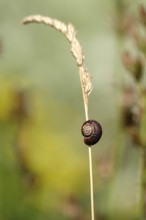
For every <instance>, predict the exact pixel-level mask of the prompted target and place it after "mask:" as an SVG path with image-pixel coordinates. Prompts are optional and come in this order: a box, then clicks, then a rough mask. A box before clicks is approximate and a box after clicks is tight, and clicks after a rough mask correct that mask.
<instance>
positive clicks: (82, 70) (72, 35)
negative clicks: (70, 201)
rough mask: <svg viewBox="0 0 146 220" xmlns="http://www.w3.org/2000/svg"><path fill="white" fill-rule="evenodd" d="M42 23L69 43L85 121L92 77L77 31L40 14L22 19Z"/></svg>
mask: <svg viewBox="0 0 146 220" xmlns="http://www.w3.org/2000/svg"><path fill="white" fill-rule="evenodd" d="M33 22H34V23H42V24H45V25H48V26H51V27H53V28H55V29H56V30H58V31H60V32H62V33H63V34H64V35H65V37H66V38H67V40H68V41H69V42H70V44H71V53H72V55H73V56H74V58H75V60H76V63H77V66H78V68H79V76H80V82H81V88H82V94H83V102H84V110H85V118H86V121H87V120H89V116H88V96H89V95H90V93H91V91H92V88H93V87H92V78H91V75H90V73H89V71H88V70H87V68H86V67H85V65H84V54H83V52H82V47H81V45H80V43H79V41H78V39H77V38H76V35H77V32H76V30H75V28H74V26H73V25H72V24H65V23H63V22H61V21H59V20H57V19H53V18H50V17H45V16H41V15H31V16H28V17H26V18H24V19H23V20H22V23H23V24H29V23H33ZM88 149H89V173H90V197H91V220H94V190H93V170H92V152H91V147H88Z"/></svg>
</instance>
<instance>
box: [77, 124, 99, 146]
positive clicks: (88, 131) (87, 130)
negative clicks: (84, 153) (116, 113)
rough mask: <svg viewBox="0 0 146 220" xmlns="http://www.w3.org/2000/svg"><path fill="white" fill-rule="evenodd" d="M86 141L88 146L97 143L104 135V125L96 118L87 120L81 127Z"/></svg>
mask: <svg viewBox="0 0 146 220" xmlns="http://www.w3.org/2000/svg"><path fill="white" fill-rule="evenodd" d="M81 132H82V135H83V136H84V143H85V144H86V145H88V146H91V145H94V144H96V143H97V142H98V141H99V140H100V138H101V136H102V127H101V125H100V124H99V122H97V121H95V120H88V121H85V122H84V123H83V125H82V127H81Z"/></svg>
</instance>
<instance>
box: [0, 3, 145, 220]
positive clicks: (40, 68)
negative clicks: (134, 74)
mask: <svg viewBox="0 0 146 220" xmlns="http://www.w3.org/2000/svg"><path fill="white" fill-rule="evenodd" d="M141 2H144V1H138V0H125V1H124V0H107V1H103V0H98V1H96V0H86V1H84V0H80V1H71V0H62V1H57V0H53V1H51V0H44V1H38V0H35V1H34V0H19V1H18V0H13V1H8V0H1V1H0V220H13V219H14V220H20V219H21V220H23V219H25V220H26V219H28V220H29V219H31V220H40V219H44V220H47V219H54V220H57V219H59V220H65V219H76V220H77V219H84V220H85V219H90V189H89V168H88V149H87V147H86V146H85V145H84V143H83V137H82V136H81V132H80V128H81V125H82V123H83V122H84V120H85V116H84V108H83V100H82V93H81V87H80V81H79V74H78V68H77V66H76V63H75V60H74V58H73V57H72V55H71V54H70V45H69V43H68V42H67V41H66V39H65V38H64V36H63V35H62V34H61V33H59V32H57V31H55V30H54V29H52V28H49V27H46V26H43V25H37V24H32V25H28V26H23V25H22V24H21V20H22V19H23V17H25V16H27V15H32V14H42V15H46V16H47V15H48V16H50V17H53V18H57V19H60V20H61V21H64V22H65V23H69V22H71V23H73V24H74V25H75V27H76V29H77V30H78V39H79V41H80V43H81V45H82V47H83V51H84V53H85V63H86V66H87V67H88V69H89V71H90V72H91V74H92V78H93V86H94V89H93V91H92V93H91V95H90V97H89V117H90V118H92V119H96V120H98V121H99V122H100V123H101V124H102V127H103V137H102V139H101V141H100V142H99V143H98V145H96V146H95V147H93V149H92V153H93V170H94V188H95V193H94V194H95V212H96V216H97V217H98V220H105V219H111V220H114V219H119V220H120V219H121V220H125V219H128V220H130V219H132V220H134V219H141V218H140V209H141V208H140V196H139V194H140V193H139V192H140V168H139V167H140V162H139V161H140V160H139V157H140V153H139V152H138V151H137V149H135V148H133V147H132V146H129V147H128V148H127V142H128V140H127V138H126V136H125V135H124V134H123V132H122V130H121V127H120V97H121V94H122V85H123V82H124V80H125V79H126V80H129V81H130V79H129V78H128V77H127V75H126V74H127V73H125V69H124V67H123V65H122V63H121V51H122V50H123V49H124V48H125V47H127V48H132V49H134V48H133V45H132V44H131V41H129V40H128V37H126V36H127V32H126V30H127V29H126V27H127V26H128V25H130V18H128V20H126V21H125V20H124V19H125V16H124V13H123V11H124V10H126V11H128V12H129V13H137V12H136V11H137V6H138V4H139V3H141ZM123 5H124V7H123ZM127 21H128V22H129V23H128V22H127ZM124 22H125V23H124ZM126 22H127V23H126ZM126 25H127V26H126Z"/></svg>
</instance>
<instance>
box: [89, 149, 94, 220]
mask: <svg viewBox="0 0 146 220" xmlns="http://www.w3.org/2000/svg"><path fill="white" fill-rule="evenodd" d="M88 152H89V173H90V199H91V219H92V220H94V187H93V166H92V150H91V147H88Z"/></svg>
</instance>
